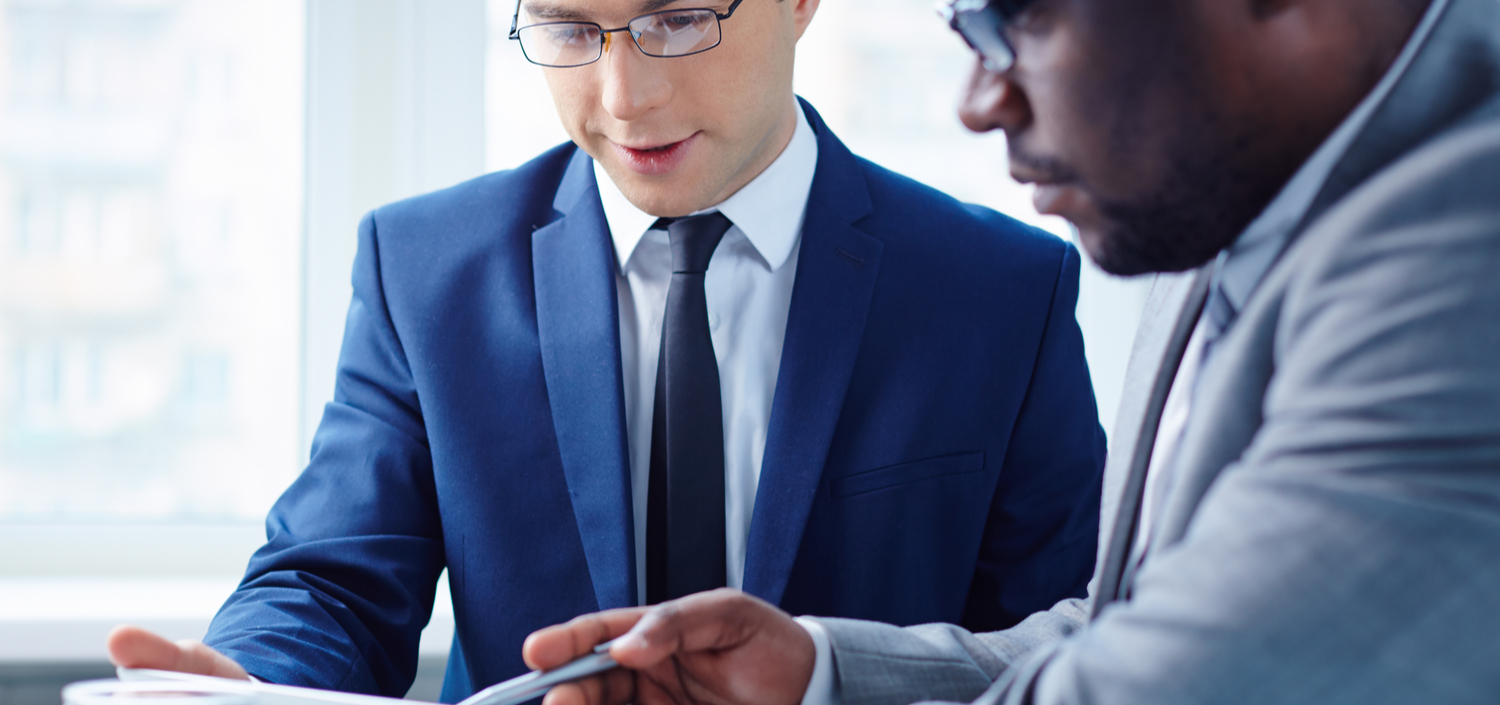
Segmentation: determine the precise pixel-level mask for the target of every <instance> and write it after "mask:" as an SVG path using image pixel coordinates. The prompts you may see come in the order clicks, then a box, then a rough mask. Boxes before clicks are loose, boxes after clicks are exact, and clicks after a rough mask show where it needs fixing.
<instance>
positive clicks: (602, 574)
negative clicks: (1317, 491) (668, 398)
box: [531, 151, 636, 609]
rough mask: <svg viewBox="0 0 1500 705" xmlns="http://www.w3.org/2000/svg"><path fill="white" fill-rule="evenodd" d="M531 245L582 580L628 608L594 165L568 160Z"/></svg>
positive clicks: (607, 282)
mask: <svg viewBox="0 0 1500 705" xmlns="http://www.w3.org/2000/svg"><path fill="white" fill-rule="evenodd" d="M553 208H554V209H556V210H557V211H558V212H560V213H562V214H563V217H562V218H560V219H559V220H556V221H553V222H552V223H550V224H548V225H545V226H543V227H541V228H538V229H537V230H536V231H535V232H533V233H532V237H531V253H532V254H531V266H532V274H533V276H534V277H535V286H536V317H537V337H538V342H539V343H540V346H541V352H542V372H543V376H544V377H545V379H546V384H547V398H548V401H549V403H550V404H551V407H552V425H553V428H554V429H555V430H556V432H557V446H558V453H559V455H560V457H561V460H562V465H563V473H564V475H565V477H566V479H567V483H568V490H569V495H571V497H572V501H573V514H574V519H576V520H577V522H578V534H579V538H580V539H582V541H583V552H584V556H585V557H586V558H587V560H588V565H589V575H590V578H591V579H592V580H593V583H594V594H595V596H596V598H597V599H598V601H599V607H600V609H609V608H613V607H625V606H630V605H634V604H636V595H635V589H636V586H635V579H634V577H635V568H634V556H635V547H634V542H635V532H634V530H633V529H632V528H631V516H630V511H631V510H630V466H629V464H628V463H627V462H626V460H625V459H626V457H627V453H626V445H625V430H624V429H625V402H624V397H623V392H622V386H621V383H620V379H621V370H620V332H619V321H618V307H617V304H616V300H615V296H616V293H615V279H614V268H615V260H614V253H613V251H612V250H611V249H610V245H609V226H608V224H607V222H606V221H605V219H604V210H603V207H602V206H601V205H600V202H599V189H598V186H597V184H595V182H594V174H593V168H592V164H591V162H590V161H589V158H588V157H587V155H585V154H584V153H583V152H582V151H579V152H577V153H576V155H575V156H574V158H573V161H572V163H571V164H569V166H568V170H567V172H566V173H565V174H564V175H563V179H562V183H561V184H560V185H559V187H558V190H557V196H556V198H555V199H554V202H553Z"/></svg>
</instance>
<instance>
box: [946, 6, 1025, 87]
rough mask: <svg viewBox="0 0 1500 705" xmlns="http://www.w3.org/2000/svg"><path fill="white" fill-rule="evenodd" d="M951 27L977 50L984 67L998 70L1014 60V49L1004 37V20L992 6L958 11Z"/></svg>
mask: <svg viewBox="0 0 1500 705" xmlns="http://www.w3.org/2000/svg"><path fill="white" fill-rule="evenodd" d="M953 27H954V29H957V30H958V31H959V33H960V34H962V35H963V37H964V40H966V41H967V42H969V46H972V47H974V50H975V51H977V52H979V55H980V56H981V57H982V58H983V59H984V67H985V68H987V69H989V70H991V71H995V72H1000V71H1005V70H1006V69H1009V68H1010V67H1011V65H1012V64H1014V63H1015V62H1016V54H1015V51H1014V50H1013V49H1011V47H1010V42H1009V41H1007V40H1006V39H1005V21H1004V20H1002V19H1001V18H1000V15H999V13H997V12H995V11H994V10H993V9H992V8H985V9H983V10H979V11H977V12H960V13H958V14H956V15H955V16H954V18H953Z"/></svg>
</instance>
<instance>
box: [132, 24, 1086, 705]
mask: <svg viewBox="0 0 1500 705" xmlns="http://www.w3.org/2000/svg"><path fill="white" fill-rule="evenodd" d="M817 4H818V3H817V0H735V1H734V2H732V3H729V2H723V3H722V4H715V5H714V6H713V7H711V8H709V9H697V8H699V7H701V6H700V5H697V4H695V3H693V2H692V1H691V0H678V1H676V2H673V1H671V0H667V1H662V0H646V1H645V2H641V1H640V0H600V1H594V2H584V1H583V0H549V1H548V2H541V1H537V2H532V0H526V2H525V3H524V6H518V9H517V17H516V23H515V29H514V30H513V32H512V36H513V37H514V38H516V39H518V40H519V43H520V46H521V48H522V49H523V50H524V51H525V52H526V56H527V58H528V59H530V60H531V61H532V62H533V63H538V64H542V65H544V66H548V67H549V68H546V69H544V71H545V73H546V76H547V80H548V82H549V86H550V89H551V91H552V94H553V97H554V99H555V100H556V103H557V107H558V112H559V115H560V116H561V117H562V120H563V122H564V124H565V126H566V127H567V129H568V131H569V133H570V135H571V136H572V138H573V143H572V144H568V145H564V146H562V147H558V148H556V149H554V150H552V151H549V152H547V153H545V154H543V155H541V156H540V157H538V158H537V159H535V160H533V161H532V162H530V163H528V164H526V165H523V166H522V167H520V168H518V169H515V170H513V171H509V172H502V173H497V174H492V175H489V176H485V177H482V178H479V179H476V180H474V181H471V182H468V183H465V184H460V185H458V186H455V187H453V188H450V189H447V190H445V191H441V192H438V193H434V194H430V195H426V196H421V197H418V198H414V199H411V200H408V201H404V202H401V203H396V204H393V205H390V206H386V207H384V208H381V209H378V210H376V211H375V212H374V213H372V214H371V215H370V216H368V217H367V218H366V219H365V220H364V222H363V223H362V224H361V227H360V240H359V254H358V256H357V258H356V261H355V267H354V280H353V283H354V301H353V304H352V306H351V308H350V312H349V317H348V321H347V324H346V331H345V338H344V346H343V352H342V355H341V358H340V362H339V373H338V385H337V391H336V394H335V399H334V401H333V403H331V404H329V405H328V407H327V408H326V410H325V412H324V417H323V421H322V425H321V427H320V428H319V431H318V434H317V436H316V438H315V441H314V445H313V455H312V459H311V464H310V465H309V466H308V468H307V470H306V471H305V472H304V473H303V474H302V476H301V477H300V478H299V479H298V480H297V481H296V483H294V484H293V485H292V487H291V488H290V489H288V490H287V492H286V494H285V495H284V496H283V497H282V498H281V500H280V501H279V502H278V503H277V504H276V506H275V507H274V508H273V509H272V512H271V515H270V517H269V519H268V521H267V531H268V538H269V541H268V543H267V544H266V545H265V547H263V548H262V549H261V550H260V551H258V552H257V553H256V554H255V556H254V557H253V558H252V559H251V562H250V566H249V570H248V572H247V573H246V576H245V579H244V581H243V583H242V584H241V586H240V588H239V589H238V590H237V591H236V592H235V593H234V595H233V596H232V597H230V599H229V601H228V602H227V603H226V604H225V605H224V607H223V609H222V610H221V611H220V613H219V615H218V616H217V617H216V619H215V620H214V622H213V625H212V627H211V629H210V631H209V634H208V637H207V639H206V644H207V645H208V646H204V645H202V644H187V645H172V644H169V643H166V642H164V641H162V640H160V639H158V638H156V637H154V636H152V635H150V634H147V633H144V632H141V631H140V630H134V629H122V630H119V631H117V632H116V633H115V634H114V635H113V636H112V638H111V641H110V647H111V653H112V656H113V658H114V659H115V660H116V662H118V663H121V664H124V665H131V666H153V667H158V668H161V667H165V668H182V669H185V670H197V671H200V672H210V673H217V674H221V675H234V676H244V675H247V674H252V675H254V676H256V677H259V678H262V679H265V680H269V681H273V682H278V683H288V684H296V685H309V686H316V687H323V688H335V689H342V690H351V691H361V692H370V693H382V694H386V695H400V694H402V693H404V692H405V691H406V689H407V688H408V687H409V685H410V683H411V681H412V678H413V673H414V669H415V666H416V660H417V659H416V656H417V643H418V637H419V634H420V632H421V629H422V627H423V626H424V625H425V624H426V622H427V620H428V617H429V613H430V610H431V605H432V602H433V597H434V591H435V585H436V583H437V579H438V576H439V574H440V573H441V572H442V571H443V570H444V569H445V568H446V569H447V570H448V572H449V576H450V584H451V588H452V597H453V604H454V610H455V616H456V618H457V635H456V638H455V641H454V650H453V655H452V657H451V659H450V662H449V668H448V674H447V676H448V677H447V679H446V683H445V686H444V693H443V695H444V699H445V700H449V701H451V700H456V699H459V698H462V697H464V696H466V695H468V694H469V693H471V692H473V691H474V690H476V689H478V688H480V687H483V686H485V685H488V684H490V683H494V682H496V681H499V680H501V679H504V678H508V677H511V676H514V675H517V674H519V673H521V672H523V671H524V670H525V666H524V665H523V664H522V661H521V656H520V645H521V642H522V640H523V638H524V637H525V636H526V635H527V634H528V633H530V632H532V631H534V630H536V629H537V628H539V627H542V626H545V625H548V624H553V623H556V622H559V621H563V620H566V619H568V618H570V617H573V616H575V615H579V614H584V613H588V612H593V611H597V610H600V609H607V608H612V607H621V606H629V605H637V604H642V603H645V602H656V601H658V600H660V599H665V598H669V597H676V596H678V595H680V594H685V593H688V592H693V591H696V590H700V589H707V588H712V587H720V586H725V585H728V586H731V587H737V588H741V589H743V590H745V591H746V592H748V593H750V594H754V595H757V596H760V597H762V598H764V599H765V600H767V601H769V602H771V603H775V604H779V605H781V606H782V607H784V608H785V609H787V610H790V611H792V612H794V613H802V614H819V615H835V616H843V617H857V618H863V619H874V620H881V621H885V622H892V623H897V624H915V623H922V622H935V621H937V622H952V623H956V624H961V625H963V626H965V627H968V628H970V629H996V628H1001V627H1005V626H1009V625H1011V624H1013V623H1015V622H1016V621H1018V620H1019V619H1021V618H1022V617H1024V616H1025V615H1027V614H1030V613H1031V612H1033V611H1036V610H1039V609H1043V608H1045V607H1047V606H1050V605H1051V604H1053V603H1054V602H1056V601H1057V600H1058V599H1061V598H1065V597H1069V596H1081V595H1082V594H1083V592H1084V589H1085V585H1086V583H1087V582H1088V580H1089V578H1090V575H1091V572H1092V568H1093V562H1094V555H1095V546H1096V536H1097V521H1098V509H1099V504H1098V502H1099V486H1098V483H1099V476H1100V471H1101V468H1102V463H1103V450H1104V448H1103V446H1104V442H1103V434H1102V432H1101V430H1100V428H1099V425H1098V422H1097V415H1096V411H1095V407H1094V402H1093V397H1092V392H1091V388H1090V384H1089V378H1088V372H1087V369H1086V366H1085V363H1084V356H1083V345H1082V340H1081V337H1080V335H1079V331H1078V328H1077V325H1076V323H1075V321H1074V319H1073V308H1074V304H1075V301H1076V297H1077V290H1078V268H1079V259H1078V255H1077V253H1076V252H1075V251H1074V250H1073V248H1071V247H1070V246H1068V245H1067V244H1066V243H1064V242H1062V241H1060V240H1058V239H1056V238H1054V237H1051V236H1049V235H1047V234H1045V233H1042V232H1039V231H1037V230H1034V229H1031V228H1028V227H1026V226H1023V225H1021V224H1019V223H1017V222H1015V221H1013V220H1010V219H1008V218H1006V217H1004V216H1001V215H999V214H997V213H994V212H992V211H988V210H985V209H981V208H976V207H972V206H966V205H963V204H960V203H958V202H956V201H954V200H952V199H950V198H948V197H946V196H943V195H942V194H939V193H937V192H935V191H933V190H931V189H928V188H926V187H923V186H921V185H919V184H916V183H914V182H912V181H909V180H907V179H904V178H902V177H900V176H897V175H895V174H892V173H890V172H888V171H885V170H883V169H881V168H879V167H877V166H875V165H873V164H870V163H869V162H865V161H862V160H860V159H858V158H856V157H854V156H853V155H852V154H850V152H849V151H848V150H847V149H846V148H845V147H844V146H843V144H841V143H840V142H839V141H838V139H837V138H835V137H834V136H833V134H832V132H831V131H830V130H829V129H828V127H827V126H826V125H824V124H823V123H822V121H821V120H820V119H819V117H818V115H817V113H816V112H815V111H814V110H813V109H812V107H811V106H810V105H807V104H806V103H801V102H799V101H798V100H797V99H796V98H795V97H794V96H793V94H792V85H791V84H792V60H793V53H794V47H795V44H796V41H797V39H798V38H799V37H800V36H801V33H802V31H803V30H804V29H805V27H806V26H807V23H808V22H809V21H810V20H811V18H812V16H813V13H814V11H815V10H816V8H817ZM609 28H618V29H609ZM659 219H660V220H659ZM704 242H707V243H708V244H707V245H706V246H703V245H702V243H704ZM210 647H211V648H210Z"/></svg>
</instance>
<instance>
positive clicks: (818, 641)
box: [796, 617, 840, 705]
mask: <svg viewBox="0 0 1500 705" xmlns="http://www.w3.org/2000/svg"><path fill="white" fill-rule="evenodd" d="M796 620H797V623H798V624H800V625H802V628H803V629H806V630H807V635H808V636H810V637H812V640H813V648H814V649H816V650H817V660H816V661H815V662H814V663H813V672H812V680H810V681H808V683H807V692H806V693H803V694H802V705H839V700H840V698H839V678H838V673H836V672H835V671H834V668H833V645H832V643H831V642H830V641H829V640H828V631H827V630H825V629H823V625H821V624H818V623H817V621H815V620H812V619H808V618H806V617H797V618H796Z"/></svg>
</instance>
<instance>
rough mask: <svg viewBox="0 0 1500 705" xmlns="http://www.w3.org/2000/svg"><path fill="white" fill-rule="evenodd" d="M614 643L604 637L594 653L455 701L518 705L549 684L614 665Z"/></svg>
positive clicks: (470, 704)
mask: <svg viewBox="0 0 1500 705" xmlns="http://www.w3.org/2000/svg"><path fill="white" fill-rule="evenodd" d="M613 643H614V642H613V641H606V642H604V643H603V644H600V645H598V646H596V647H594V653H592V654H589V655H587V656H582V657H579V658H576V659H574V660H572V661H569V662H568V663H565V664H563V665H561V666H558V667H557V668H554V669H552V670H550V671H532V672H531V673H528V674H526V675H524V676H517V677H515V678H512V679H510V680H508V681H505V682H504V683H496V684H494V685H492V686H490V687H488V688H485V689H484V690H481V691H479V692H477V693H475V694H473V695H471V696H469V697H467V698H465V699H463V700H462V701H460V702H459V704H458V705H520V703H524V702H526V701H527V700H531V699H532V698H536V697H540V696H541V695H542V694H543V693H546V692H547V691H549V690H551V689H552V686H555V685H561V684H563V683H567V682H568V681H576V680H578V679H580V678H587V677H589V676H592V675H594V674H596V673H603V672H605V671H608V670H609V669H611V668H614V667H615V666H616V665H617V664H616V663H615V660H614V659H612V658H610V657H609V645H610V644H613Z"/></svg>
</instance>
